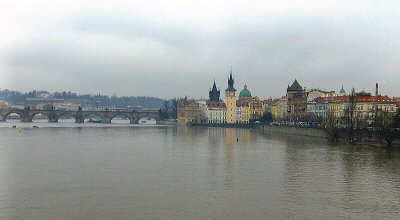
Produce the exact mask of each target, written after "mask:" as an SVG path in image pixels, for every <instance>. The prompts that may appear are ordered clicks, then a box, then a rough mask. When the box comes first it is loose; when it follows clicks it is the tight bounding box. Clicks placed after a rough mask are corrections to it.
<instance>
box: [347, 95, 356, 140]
mask: <svg viewBox="0 0 400 220" xmlns="http://www.w3.org/2000/svg"><path fill="white" fill-rule="evenodd" d="M356 107H357V94H356V92H355V90H354V88H352V89H351V93H350V95H349V104H348V106H347V108H346V109H345V118H346V132H347V139H348V141H349V142H350V143H353V142H354V130H355V128H356V120H355V116H356Z"/></svg>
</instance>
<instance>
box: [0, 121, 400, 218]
mask: <svg viewBox="0 0 400 220" xmlns="http://www.w3.org/2000/svg"><path fill="white" fill-rule="evenodd" d="M14 124H16V125H17V128H11V127H12V126H11V125H14ZM32 124H34V125H35V124H36V125H38V126H39V128H36V129H35V128H32ZM78 126H80V128H78ZM20 127H22V128H20ZM24 127H25V128H24ZM237 138H238V141H237ZM399 216H400V152H399V151H398V150H391V151H388V150H385V149H380V148H365V147H355V146H343V145H333V144H330V143H329V142H327V141H325V140H322V139H315V138H306V137H302V136H286V135H279V134H276V135H275V134H274V135H270V134H263V133H262V132H260V131H257V130H247V129H234V128H201V127H186V126H140V125H129V124H126V125H118V124H111V125H104V124H89V125H88V124H84V125H76V124H74V123H53V124H51V123H26V124H24V123H12V122H3V123H0V219H40V220H47V219H49V220H50V219H240V220H243V219H399Z"/></svg>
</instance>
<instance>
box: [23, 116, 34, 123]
mask: <svg viewBox="0 0 400 220" xmlns="http://www.w3.org/2000/svg"><path fill="white" fill-rule="evenodd" d="M21 122H32V117H31V116H24V117H22V119H21Z"/></svg>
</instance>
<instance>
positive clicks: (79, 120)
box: [75, 115, 85, 123]
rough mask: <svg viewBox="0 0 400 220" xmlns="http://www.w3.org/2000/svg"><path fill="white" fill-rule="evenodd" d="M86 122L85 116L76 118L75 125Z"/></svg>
mask: <svg viewBox="0 0 400 220" xmlns="http://www.w3.org/2000/svg"><path fill="white" fill-rule="evenodd" d="M84 122H85V117H83V115H77V116H75V123H84Z"/></svg>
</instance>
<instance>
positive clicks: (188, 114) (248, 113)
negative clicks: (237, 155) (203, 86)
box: [178, 71, 272, 124]
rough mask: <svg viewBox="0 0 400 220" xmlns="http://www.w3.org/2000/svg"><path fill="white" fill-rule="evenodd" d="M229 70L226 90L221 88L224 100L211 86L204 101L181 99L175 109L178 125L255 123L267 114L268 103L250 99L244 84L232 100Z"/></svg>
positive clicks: (232, 92)
mask: <svg viewBox="0 0 400 220" xmlns="http://www.w3.org/2000/svg"><path fill="white" fill-rule="evenodd" d="M236 91H237V90H236V89H235V88H234V79H233V76H232V71H231V73H230V75H229V78H228V88H227V89H225V98H224V100H223V101H222V100H221V99H220V94H221V91H220V90H218V89H217V85H216V83H215V81H214V84H213V86H212V88H211V90H210V91H209V99H208V100H187V99H186V100H183V101H182V102H181V103H180V105H179V109H178V122H179V123H182V124H187V123H211V124H222V123H230V124H248V123H254V122H256V121H259V120H260V119H261V118H262V117H263V114H264V112H266V111H267V109H268V107H269V105H270V104H271V103H272V100H260V99H259V98H258V97H257V96H254V97H253V96H252V95H251V92H250V90H249V89H248V88H247V86H246V85H244V88H243V89H242V90H241V91H240V93H239V96H238V97H236Z"/></svg>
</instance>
